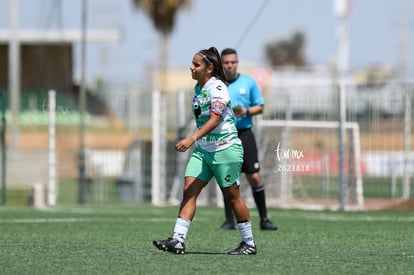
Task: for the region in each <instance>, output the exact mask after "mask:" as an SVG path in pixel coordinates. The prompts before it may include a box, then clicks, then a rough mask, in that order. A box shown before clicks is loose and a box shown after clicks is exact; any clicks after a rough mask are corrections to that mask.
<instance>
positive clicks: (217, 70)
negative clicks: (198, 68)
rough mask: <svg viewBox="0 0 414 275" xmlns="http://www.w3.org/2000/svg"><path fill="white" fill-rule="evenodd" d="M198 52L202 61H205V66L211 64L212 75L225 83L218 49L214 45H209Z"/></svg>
mask: <svg viewBox="0 0 414 275" xmlns="http://www.w3.org/2000/svg"><path fill="white" fill-rule="evenodd" d="M198 54H199V55H201V56H202V58H203V61H204V62H205V63H206V65H207V66H208V65H210V64H211V65H213V73H212V76H214V77H216V78H218V79H220V80H221V81H223V82H224V83H226V78H225V76H224V71H223V65H222V63H221V57H220V54H219V52H218V50H217V49H216V48H215V47H210V48H208V49H204V50H201V51H199V52H198Z"/></svg>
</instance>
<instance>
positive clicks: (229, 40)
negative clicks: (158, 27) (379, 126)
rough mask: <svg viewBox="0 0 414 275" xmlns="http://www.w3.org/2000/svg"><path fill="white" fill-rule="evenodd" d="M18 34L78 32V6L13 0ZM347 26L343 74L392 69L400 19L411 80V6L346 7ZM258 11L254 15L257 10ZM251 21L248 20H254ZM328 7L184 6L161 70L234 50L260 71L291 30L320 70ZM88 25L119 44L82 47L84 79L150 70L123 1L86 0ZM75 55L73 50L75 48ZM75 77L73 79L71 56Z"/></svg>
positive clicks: (355, 3) (0, 16) (0, 2)
mask: <svg viewBox="0 0 414 275" xmlns="http://www.w3.org/2000/svg"><path fill="white" fill-rule="evenodd" d="M9 1H10V0H0V28H3V29H4V28H8V27H9V21H8V20H9V15H8V14H9ZM19 1H20V26H21V28H23V29H29V28H30V29H33V28H39V29H44V30H46V29H59V28H80V27H81V20H80V18H81V17H80V15H81V14H80V12H81V3H82V1H81V0H19ZM351 1H352V2H351V3H352V7H351V13H350V16H349V19H348V23H349V37H350V55H349V64H350V69H351V70H356V69H361V68H365V67H367V66H369V65H372V64H383V65H386V66H390V67H392V68H395V69H397V68H398V66H399V62H400V55H401V51H400V41H401V37H402V36H401V31H402V28H401V24H400V20H401V16H402V14H404V13H405V15H406V16H407V18H408V20H409V24H408V29H407V32H406V35H405V36H404V37H405V39H406V43H407V52H406V56H407V61H406V64H407V69H408V75H409V77H410V78H411V79H413V78H414V66H413V64H414V51H413V49H414V1H413V0H351ZM264 4H265V8H264V9H263V10H262V12H261V13H259V14H258V12H259V11H260V7H261V6H262V5H264ZM257 14H258V16H257V17H256V20H254V19H255V16H256V15H257ZM336 23H337V21H336V18H335V16H334V13H333V0H255V1H253V0H192V5H191V7H190V8H189V9H186V10H183V11H181V12H179V13H178V17H177V21H176V25H175V28H174V31H173V33H172V35H171V41H170V45H169V65H170V66H171V67H175V68H185V69H186V68H188V67H189V65H190V63H191V59H192V57H193V54H194V53H195V52H196V51H198V50H199V49H203V48H208V47H210V46H215V47H217V48H218V49H219V50H221V49H222V48H224V47H228V46H230V47H235V48H237V49H238V51H239V56H240V59H241V61H242V62H245V63H249V64H256V65H258V66H265V65H267V62H266V60H265V56H264V46H265V44H266V43H267V42H269V41H270V40H274V39H277V38H287V37H289V36H290V35H291V34H292V32H294V31H295V30H298V29H300V30H303V31H304V32H305V33H306V35H307V45H306V56H307V60H308V61H309V63H310V64H313V65H320V64H324V63H326V62H327V61H328V60H332V59H333V58H335V56H336V51H337V40H336V34H335V32H336ZM88 26H89V28H90V29H96V28H112V29H113V28H119V29H120V30H121V31H122V33H123V40H122V42H121V43H119V44H105V45H103V44H94V45H91V46H89V47H88V61H87V66H88V73H87V74H88V79H94V78H95V77H96V76H98V75H100V74H103V75H104V76H105V77H107V78H108V79H109V80H111V81H119V82H124V81H142V77H143V76H142V75H143V72H144V71H145V70H146V69H147V68H149V67H154V66H157V64H158V62H159V59H158V54H159V43H158V42H159V41H160V38H159V34H158V33H157V32H156V31H155V29H154V28H153V26H152V22H151V21H150V20H149V18H148V17H147V16H146V14H144V13H143V11H139V10H136V9H133V7H132V5H131V1H130V0H88ZM75 49H76V53H77V54H78V53H79V45H77V46H76V48H75ZM76 58H77V60H75V68H74V69H75V74H79V63H80V62H79V55H77V56H76Z"/></svg>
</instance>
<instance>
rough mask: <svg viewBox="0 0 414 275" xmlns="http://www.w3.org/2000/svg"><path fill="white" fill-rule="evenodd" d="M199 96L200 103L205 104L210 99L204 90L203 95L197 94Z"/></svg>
mask: <svg viewBox="0 0 414 275" xmlns="http://www.w3.org/2000/svg"><path fill="white" fill-rule="evenodd" d="M197 98H198V102H199V103H200V105H204V104H206V103H208V101H209V100H210V98H209V96H208V93H207V92H204V93H203V94H202V95H201V96H197Z"/></svg>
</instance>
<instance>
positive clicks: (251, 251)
mask: <svg viewBox="0 0 414 275" xmlns="http://www.w3.org/2000/svg"><path fill="white" fill-rule="evenodd" d="M256 253H257V250H256V244H255V246H251V245H248V244H247V243H245V242H241V243H240V245H239V246H238V247H237V248H236V249H234V250H231V251H229V252H227V254H228V255H256Z"/></svg>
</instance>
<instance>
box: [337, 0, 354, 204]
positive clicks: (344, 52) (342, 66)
mask: <svg viewBox="0 0 414 275" xmlns="http://www.w3.org/2000/svg"><path fill="white" fill-rule="evenodd" d="M350 2H351V0H335V2H334V13H335V15H336V17H337V22H338V23H337V37H338V52H337V54H338V55H337V71H338V74H337V75H338V77H339V118H338V119H339V132H338V135H339V149H338V151H339V175H338V177H339V186H338V200H339V208H340V209H341V210H344V209H345V138H346V136H345V123H346V90H345V88H346V87H345V86H346V85H345V84H346V83H345V77H346V73H347V71H348V59H349V40H348V28H347V19H348V15H349V9H350Z"/></svg>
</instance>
